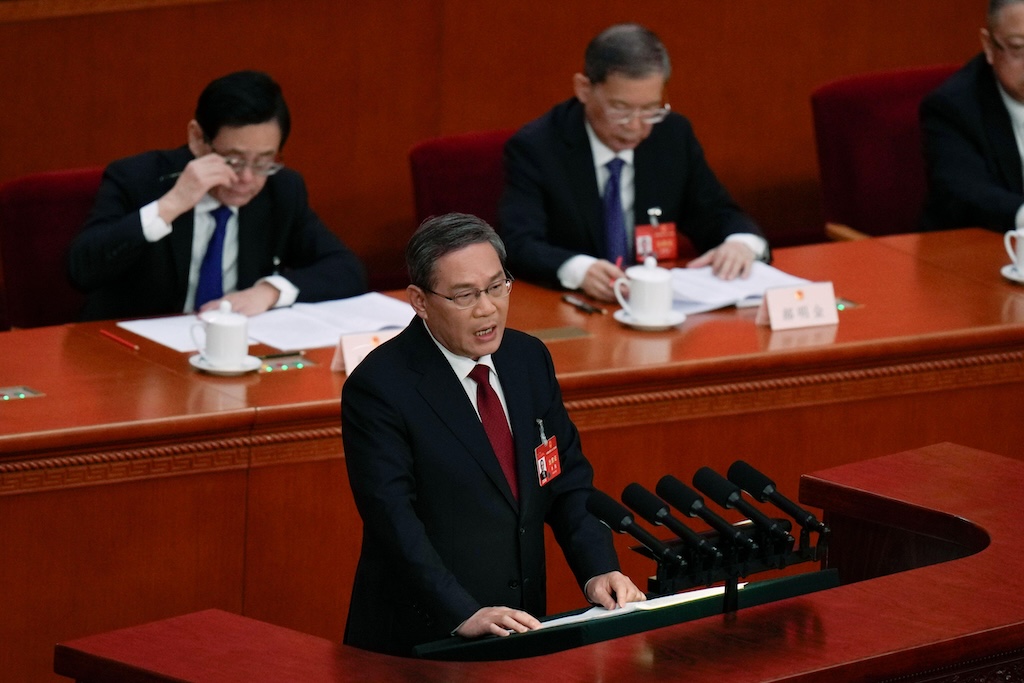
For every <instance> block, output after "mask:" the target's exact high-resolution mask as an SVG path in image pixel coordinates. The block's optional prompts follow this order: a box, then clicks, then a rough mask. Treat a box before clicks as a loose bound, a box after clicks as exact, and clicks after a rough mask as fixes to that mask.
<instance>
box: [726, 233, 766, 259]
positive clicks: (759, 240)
mask: <svg viewBox="0 0 1024 683" xmlns="http://www.w3.org/2000/svg"><path fill="white" fill-rule="evenodd" d="M725 241H726V242H740V243H741V244H745V245H747V246H748V247H750V250H751V251H752V252H754V258H755V259H757V260H758V261H764V260H765V256H767V255H768V241H767V240H766V239H765V238H763V237H761V236H760V235H755V234H753V233H749V232H737V233H735V234H732V235H729V236H728V237H726V238H725Z"/></svg>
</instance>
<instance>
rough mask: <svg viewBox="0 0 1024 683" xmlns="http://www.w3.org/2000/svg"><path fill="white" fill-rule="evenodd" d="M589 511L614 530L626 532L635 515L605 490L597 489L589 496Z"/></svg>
mask: <svg viewBox="0 0 1024 683" xmlns="http://www.w3.org/2000/svg"><path fill="white" fill-rule="evenodd" d="M587 512H589V513H590V514H592V515H594V516H595V517H597V518H598V519H599V520H601V521H602V522H604V524H605V525H606V526H607V527H608V528H609V529H611V530H612V531H615V532H618V533H620V534H622V533H625V532H626V529H628V528H629V527H630V526H631V525H632V524H633V515H631V514H629V510H627V509H626V508H624V507H623V506H622V504H621V503H619V502H618V501H617V500H615V499H614V498H612V497H611V496H609V495H608V494H607V493H605V492H604V491H598V490H595V491H594V492H593V493H591V494H590V497H589V498H587Z"/></svg>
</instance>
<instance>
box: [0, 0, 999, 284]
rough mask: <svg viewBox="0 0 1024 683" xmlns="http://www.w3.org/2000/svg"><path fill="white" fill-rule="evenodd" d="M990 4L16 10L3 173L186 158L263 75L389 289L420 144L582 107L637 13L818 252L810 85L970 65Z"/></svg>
mask: <svg viewBox="0 0 1024 683" xmlns="http://www.w3.org/2000/svg"><path fill="white" fill-rule="evenodd" d="M76 6H77V7H79V8H81V9H80V10H79V11H80V12H81V13H76V10H75V7H76ZM133 6H134V7H135V8H132V7H133ZM985 7H986V3H985V1H984V0H900V2H892V1H891V0H857V1H856V2H850V1H849V0H790V1H788V2H764V3H755V2H749V1H747V2H707V0H643V1H640V2H631V3H622V2H611V1H609V0H564V1H563V2H549V1H548V0H521V1H518V2H494V1H487V0H485V1H483V2H481V1H479V0H393V1H391V2H380V1H368V2H352V1H347V2H346V1H340V2H339V1H338V0H289V1H288V2H283V1H282V0H223V1H220V2H217V1H212V2H201V1H198V2H197V0H178V2H173V1H172V0H135V2H132V1H130V0H117V1H115V0H106V1H103V0H91V1H89V2H81V3H77V4H76V3H68V2H59V1H56V0H15V1H13V2H11V1H0V98H2V101H3V106H2V107H0V182H2V181H4V180H7V179H10V178H13V177H17V176H19V175H22V174H25V173H29V172H34V171H42V170H50V169H57V168H67V167H74V166H85V165H99V164H104V163H106V162H108V161H109V160H111V159H114V158H117V157H120V156H125V155H128V154H132V153H135V152H138V151H142V150H144V149H150V148H157V147H170V146H176V145H178V144H180V143H182V142H183V141H184V139H185V124H186V122H187V121H188V120H189V118H190V117H191V114H192V110H193V107H194V104H195V100H196V97H197V96H198V94H199V91H200V90H201V89H202V87H203V86H204V85H205V84H206V83H207V82H208V81H209V80H211V79H212V78H215V77H217V76H219V75H222V74H224V73H226V72H229V71H232V70H235V69H241V68H258V69H263V70H266V71H269V72H271V73H272V74H273V75H274V76H275V77H276V78H277V79H278V80H279V81H280V82H281V84H282V86H283V87H284V89H285V94H286V97H287V99H288V101H289V104H290V105H291V108H292V112H293V118H294V130H293V136H292V138H291V140H290V141H289V143H288V146H287V148H286V150H285V157H286V161H287V163H289V164H290V165H292V166H294V167H296V168H298V169H299V170H301V171H302V172H303V173H304V174H305V176H306V178H307V181H308V183H309V187H310V192H311V196H312V201H313V204H314V206H315V208H316V209H317V210H318V212H319V213H320V214H321V216H322V217H323V218H324V219H325V221H326V222H327V223H328V225H330V226H331V227H332V229H334V230H335V231H337V232H338V233H339V234H340V235H341V236H342V237H343V239H345V240H346V241H347V242H348V243H349V244H350V245H351V246H352V247H353V248H355V249H356V250H357V251H358V252H359V253H360V255H361V256H362V257H363V258H364V260H365V261H366V263H367V265H368V266H369V268H370V270H371V273H372V274H373V275H374V276H375V279H374V283H375V284H377V285H378V286H381V285H384V284H390V285H393V284H394V283H395V280H394V279H393V278H394V276H396V275H398V274H400V273H401V256H400V254H401V248H402V246H403V245H404V242H405V239H406V237H407V236H408V234H409V233H410V232H411V230H412V229H413V227H414V225H413V206H412V190H411V185H410V180H409V170H408V161H407V153H408V150H409V148H410V147H411V146H412V145H413V144H414V143H415V142H417V141H419V140H421V139H424V138H428V137H433V136H437V135H444V134H449V133H457V132H463V131H469V130H480V129H488V128H505V127H515V126H518V125H520V124H522V123H524V122H526V121H528V120H529V119H531V118H534V117H536V116H538V115H539V114H541V113H542V112H543V111H544V110H545V109H547V108H548V107H549V106H550V105H551V104H553V103H554V102H556V101H559V100H561V99H563V98H565V97H568V96H569V94H570V78H571V76H572V74H573V72H574V71H577V70H578V69H579V68H580V66H581V61H582V53H583V49H584V47H585V45H586V43H587V41H588V40H589V39H590V37H592V35H593V34H595V33H596V32H598V31H599V30H600V29H602V28H603V27H605V26H606V25H608V24H611V23H614V22H618V21H624V20H635V21H640V22H642V23H645V24H647V25H649V26H650V27H652V28H654V29H655V30H656V31H657V32H658V33H659V34H660V35H661V37H662V38H663V40H664V41H665V43H666V44H667V46H668V48H669V51H670V53H671V56H672V59H673V63H674V73H673V77H672V80H671V82H670V83H669V89H668V100H669V102H670V103H671V104H672V106H673V108H674V109H676V110H678V111H682V112H684V113H685V114H686V115H688V116H689V117H690V118H691V120H692V121H693V122H694V125H695V127H696V130H697V133H698V135H699V137H700V138H701V141H702V142H703V144H704V146H705V151H706V153H707V156H708V158H709V159H710V161H711V164H712V166H713V168H715V170H716V171H717V173H718V174H719V176H720V177H721V178H722V180H723V181H724V182H725V184H726V185H727V187H729V188H730V189H731V190H732V192H733V194H734V195H735V196H736V198H737V199H738V200H739V201H740V203H741V204H742V205H743V206H744V207H745V208H746V209H747V210H748V211H750V212H751V213H752V214H753V215H754V217H755V218H756V219H757V220H759V221H760V222H761V224H762V225H763V226H764V227H765V229H766V230H767V232H768V234H769V237H770V238H771V239H772V241H773V243H774V244H776V245H777V246H783V245H786V244H794V243H803V242H808V241H818V240H820V239H822V229H821V222H822V219H821V209H820V195H819V187H818V180H817V161H816V156H815V148H814V140H813V129H812V123H811V114H810V105H809V95H810V93H811V91H812V90H813V89H814V88H815V87H816V86H818V85H820V84H822V83H824V82H827V81H829V80H832V79H835V78H838V77H841V76H845V75H849V74H855V73H860V72H865V71H873V70H881V69H889V68H897V67H903V66H913V65H923V64H934V63H959V62H963V61H966V60H967V59H968V58H969V57H970V56H971V55H973V54H974V53H975V52H976V51H977V50H978V45H979V43H978V28H979V27H980V26H981V25H982V22H983V20H984V12H985ZM911 227H912V226H908V229H910V228H911ZM399 277H400V275H399Z"/></svg>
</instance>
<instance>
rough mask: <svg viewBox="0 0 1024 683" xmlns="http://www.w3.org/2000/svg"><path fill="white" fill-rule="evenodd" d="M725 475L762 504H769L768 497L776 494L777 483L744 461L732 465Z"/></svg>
mask: <svg viewBox="0 0 1024 683" xmlns="http://www.w3.org/2000/svg"><path fill="white" fill-rule="evenodd" d="M725 475H726V476H727V477H728V478H729V481H731V482H732V483H734V484H736V485H737V486H739V487H740V488H741V489H743V490H744V491H746V492H747V493H749V494H750V495H752V496H753V497H754V498H756V499H757V500H759V501H761V502H762V503H767V502H768V496H769V495H771V494H772V493H774V492H775V482H774V481H772V480H771V479H769V478H768V477H767V476H765V475H764V474H763V473H762V472H760V471H759V470H756V469H754V467H753V466H752V465H750V464H748V463H746V462H744V461H743V460H737V461H736V462H734V463H733V464H732V465H730V466H729V471H728V472H726V473H725Z"/></svg>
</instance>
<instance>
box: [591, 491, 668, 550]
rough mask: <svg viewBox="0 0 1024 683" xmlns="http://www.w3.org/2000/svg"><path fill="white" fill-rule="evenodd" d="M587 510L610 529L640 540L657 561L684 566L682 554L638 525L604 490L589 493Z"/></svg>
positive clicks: (627, 511)
mask: <svg viewBox="0 0 1024 683" xmlns="http://www.w3.org/2000/svg"><path fill="white" fill-rule="evenodd" d="M587 511H588V512H590V514H592V515H594V516H595V517H597V518H598V519H599V520H601V522H603V523H604V524H605V526H607V527H608V528H609V529H611V530H612V531H614V532H616V533H620V534H622V533H628V534H629V535H630V536H632V537H633V538H635V539H636V540H638V541H640V543H641V544H642V545H643V546H644V547H645V548H647V549H648V550H650V551H651V552H652V553H654V557H655V559H657V560H658V561H664V562H668V563H670V564H678V565H679V566H681V567H685V566H686V560H684V559H683V557H682V555H680V554H679V553H677V552H676V551H674V550H672V548H670V547H668V546H667V545H665V544H664V543H662V542H661V541H659V540H658V539H656V538H655V537H654V536H652V535H651V534H650V533H649V532H648V531H647V530H646V529H644V528H643V527H641V526H638V525H637V524H636V523H635V522H634V521H633V515H631V514H629V510H627V509H626V508H624V507H622V505H621V504H620V503H619V502H618V501H616V500H615V499H614V498H612V497H611V496H609V495H608V494H607V493H605V492H604V491H597V490H595V491H594V492H593V493H591V494H590V497H589V498H587Z"/></svg>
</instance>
